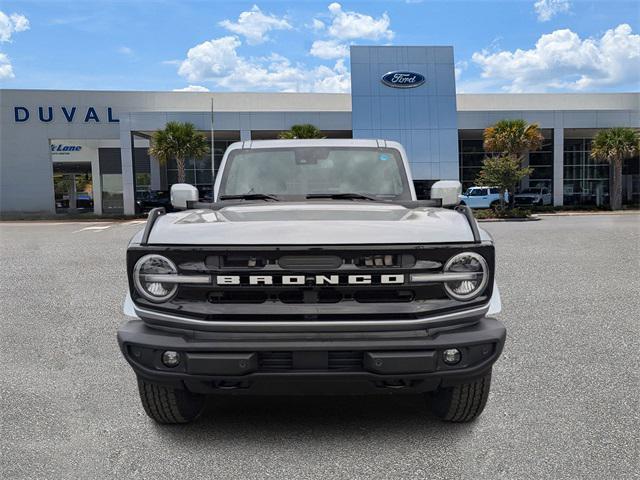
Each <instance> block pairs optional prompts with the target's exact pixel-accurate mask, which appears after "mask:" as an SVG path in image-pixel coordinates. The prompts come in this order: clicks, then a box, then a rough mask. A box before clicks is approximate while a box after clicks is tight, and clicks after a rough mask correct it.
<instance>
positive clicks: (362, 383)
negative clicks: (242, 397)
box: [118, 318, 506, 394]
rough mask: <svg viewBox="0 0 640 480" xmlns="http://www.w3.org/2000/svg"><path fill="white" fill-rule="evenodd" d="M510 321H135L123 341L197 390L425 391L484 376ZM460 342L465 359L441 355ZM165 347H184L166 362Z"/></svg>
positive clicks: (160, 379)
mask: <svg viewBox="0 0 640 480" xmlns="http://www.w3.org/2000/svg"><path fill="white" fill-rule="evenodd" d="M505 337H506V330H505V327H504V325H503V324H502V323H501V322H499V321H497V320H495V319H491V318H482V319H480V320H479V321H478V322H477V323H474V324H472V325H469V326H464V327H457V328H456V329H454V330H451V329H437V330H424V329H422V330H409V331H406V330H404V331H385V332H374V331H369V332H315V333H305V332H288V333H287V332H282V333H280V332H278V333H242V332H228V333H227V332H204V331H194V330H178V329H159V328H151V327H149V326H147V325H146V324H145V323H144V322H143V321H141V320H131V321H128V322H127V323H125V324H124V325H122V326H121V327H120V329H119V330H118V343H119V345H120V349H121V350H122V353H123V354H124V356H125V358H126V359H127V361H128V362H129V363H130V365H131V366H132V368H133V369H134V371H135V372H136V374H137V375H139V376H141V377H144V378H146V379H147V380H149V381H152V382H156V383H162V384H166V385H170V386H173V387H175V388H181V389H187V390H189V391H192V392H198V393H229V392H232V393H235V394H242V393H251V394H278V393H287V394H296V393H298V394H308V393H317V394H324V393H332V394H333V393H389V392H391V391H394V392H395V391H404V392H425V391H431V390H435V389H437V388H439V387H446V386H451V385H455V384H458V383H465V382H467V381H469V380H472V379H474V378H478V377H480V376H483V375H485V374H486V373H487V372H488V371H489V370H490V369H491V366H492V365H493V363H494V362H495V361H496V360H497V359H498V357H499V356H500V353H501V352H502V349H503V347H504V342H505ZM447 348H458V349H459V350H460V351H461V352H462V359H461V361H460V362H459V363H458V364H457V365H454V366H451V365H447V364H445V363H444V361H443V360H442V351H443V350H445V349H447ZM165 350H174V351H177V352H179V353H180V358H181V361H180V364H179V365H178V366H176V367H173V368H169V367H166V366H165V365H164V364H163V363H162V361H161V356H162V353H163V352H164V351H165Z"/></svg>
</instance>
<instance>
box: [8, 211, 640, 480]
mask: <svg viewBox="0 0 640 480" xmlns="http://www.w3.org/2000/svg"><path fill="white" fill-rule="evenodd" d="M93 227H95V228H93ZM482 227H483V228H485V229H487V230H488V231H489V232H490V233H491V234H492V235H493V236H494V238H495V240H496V242H497V257H498V281H499V285H500V288H501V292H502V300H503V307H504V309H503V313H502V314H501V315H500V318H501V319H502V320H503V321H504V322H505V323H506V325H507V330H508V338H507V345H506V347H505V352H504V354H503V356H502V357H501V359H500V360H499V361H498V363H497V364H496V366H495V367H494V378H493V384H492V391H491V396H490V398H489V403H488V406H487V408H486V409H485V412H484V414H483V415H482V416H481V417H480V418H479V419H478V420H477V421H476V422H475V423H472V424H466V425H457V424H444V423H440V422H439V421H438V420H436V419H435V418H433V417H431V416H430V415H428V414H427V413H426V410H425V409H424V406H423V401H422V399H421V398H419V397H356V398H352V397H349V398H347V397H336V398H333V397H328V398H327V397H322V398H318V397H311V398H309V397H292V398H282V397H275V398H242V399H215V400H212V401H211V402H210V403H209V405H208V409H207V412H206V413H205V415H204V417H203V418H201V419H200V421H198V422H197V423H195V424H192V425H188V426H177V427H176V426H171V427H162V426H158V425H155V424H154V423H153V422H152V421H151V420H150V419H149V418H147V417H146V415H145V414H144V412H143V410H142V407H141V405H140V403H139V399H138V394H137V390H136V384H135V378H134V375H133V373H132V371H131V370H130V368H129V366H128V365H127V364H126V362H125V361H124V360H123V358H122V357H121V355H120V352H119V350H118V347H117V344H116V339H115V332H116V329H117V327H118V325H119V324H120V323H121V322H123V321H124V317H123V315H122V313H121V304H122V299H123V296H124V292H125V289H126V273H125V268H124V250H125V247H126V245H127V242H128V240H129V238H130V237H131V236H132V235H133V234H134V233H135V231H136V230H137V229H139V228H141V227H140V225H139V224H136V223H131V222H124V223H113V224H109V223H99V224H98V223H96V224H79V223H58V224H56V223H53V224H52V223H0V243H1V246H2V248H1V249H0V256H1V264H2V269H1V273H0V280H1V282H0V292H1V296H0V298H1V302H2V308H1V313H2V315H1V317H2V319H1V321H0V329H1V336H0V338H1V341H2V344H1V345H2V346H1V351H0V360H1V361H2V376H1V377H0V381H1V384H2V388H1V399H2V408H1V413H0V415H1V418H2V422H1V423H2V425H1V427H2V428H1V429H0V431H1V432H2V436H1V440H0V443H1V451H0V464H1V468H2V471H1V475H0V476H1V477H2V478H83V479H91V478H116V477H117V478H429V479H435V478H473V479H476V478H508V479H514V478H536V479H537V478H555V479H557V478H598V479H601V478H617V479H623V478H638V477H637V475H638V461H639V458H640V452H639V439H638V435H639V434H638V432H639V431H640V408H639V407H640V401H639V399H638V392H639V391H640V379H639V372H640V360H639V359H640V354H639V349H638V343H639V342H638V340H639V339H640V323H639V320H638V319H639V318H640V295H639V293H640V285H639V278H640V276H639V275H638V268H639V267H640V264H639V260H638V259H639V258H640V247H639V245H640V216H637V215H598V216H576V217H546V218H544V219H543V220H541V221H538V222H525V223H483V224H482Z"/></svg>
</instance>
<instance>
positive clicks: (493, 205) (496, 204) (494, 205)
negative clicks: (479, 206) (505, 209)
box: [489, 200, 500, 210]
mask: <svg viewBox="0 0 640 480" xmlns="http://www.w3.org/2000/svg"><path fill="white" fill-rule="evenodd" d="M499 207H500V202H499V201H498V200H494V201H493V202H491V204H490V205H489V208H490V209H491V210H497V209H498V208H499Z"/></svg>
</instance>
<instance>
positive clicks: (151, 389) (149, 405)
mask: <svg viewBox="0 0 640 480" xmlns="http://www.w3.org/2000/svg"><path fill="white" fill-rule="evenodd" d="M138 390H139V391H140V400H141V401H142V406H143V407H144V411H145V412H147V415H149V416H150V417H151V418H153V419H154V420H155V421H156V422H158V423H165V424H171V423H189V422H191V421H193V420H195V419H196V418H197V417H198V415H200V413H202V410H203V408H204V396H202V395H196V394H193V393H191V392H187V391H186V390H178V389H175V388H171V387H165V386H164V385H158V384H155V383H150V382H147V381H146V380H144V379H142V378H140V377H138Z"/></svg>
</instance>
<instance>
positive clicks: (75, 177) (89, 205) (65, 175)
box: [53, 162, 94, 214]
mask: <svg viewBox="0 0 640 480" xmlns="http://www.w3.org/2000/svg"><path fill="white" fill-rule="evenodd" d="M53 190H54V195H55V204H56V213H69V214H82V213H93V212H94V205H93V177H92V175H91V162H73V163H71V162H53Z"/></svg>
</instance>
